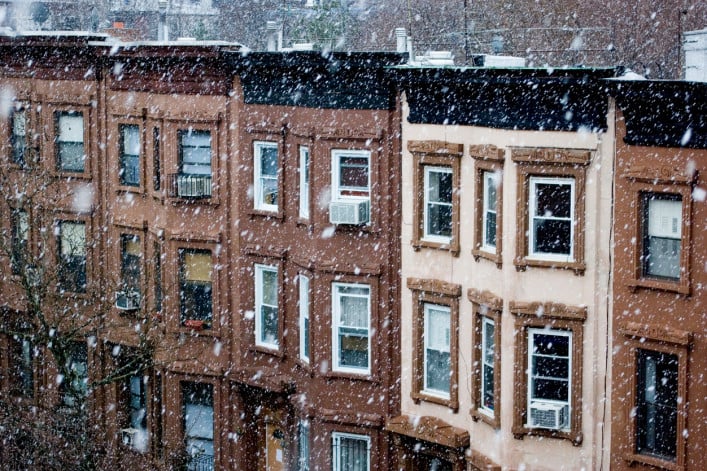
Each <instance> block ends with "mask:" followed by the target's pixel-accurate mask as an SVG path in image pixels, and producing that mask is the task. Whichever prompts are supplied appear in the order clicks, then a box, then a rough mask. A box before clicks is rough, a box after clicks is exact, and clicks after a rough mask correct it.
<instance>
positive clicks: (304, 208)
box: [299, 146, 311, 219]
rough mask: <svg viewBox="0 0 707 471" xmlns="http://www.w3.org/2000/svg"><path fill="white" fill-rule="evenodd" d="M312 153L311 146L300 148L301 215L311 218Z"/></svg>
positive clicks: (304, 217)
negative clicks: (310, 181) (310, 180)
mask: <svg viewBox="0 0 707 471" xmlns="http://www.w3.org/2000/svg"><path fill="white" fill-rule="evenodd" d="M310 162H311V155H310V152H309V147H307V146H300V148H299V217H300V218H302V219H309V178H310Z"/></svg>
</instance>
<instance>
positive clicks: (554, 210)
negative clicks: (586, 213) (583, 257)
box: [528, 177, 575, 262]
mask: <svg viewBox="0 0 707 471" xmlns="http://www.w3.org/2000/svg"><path fill="white" fill-rule="evenodd" d="M574 191H575V188H574V179H573V178H546V177H531V178H530V195H529V212H530V217H529V225H530V227H528V238H529V256H530V257H534V258H540V259H545V260H558V261H564V262H571V261H573V258H574V244H573V240H574V230H575V223H574V221H575V216H574V213H575V208H574V198H575V196H574Z"/></svg>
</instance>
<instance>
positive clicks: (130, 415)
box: [122, 372, 147, 452]
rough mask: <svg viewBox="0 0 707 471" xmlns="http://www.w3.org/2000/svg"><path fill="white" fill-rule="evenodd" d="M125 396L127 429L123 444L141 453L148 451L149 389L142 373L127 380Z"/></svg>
mask: <svg viewBox="0 0 707 471" xmlns="http://www.w3.org/2000/svg"><path fill="white" fill-rule="evenodd" d="M123 388H124V391H123V394H124V395H125V396H124V397H125V399H126V400H127V404H126V405H127V410H126V412H127V417H126V419H127V420H126V425H127V428H126V429H124V430H123V437H122V439H123V443H124V444H125V445H129V446H131V447H132V448H134V449H135V450H138V451H140V452H145V451H147V388H146V384H145V377H144V376H143V374H142V373H141V372H138V373H134V374H131V375H129V376H128V377H127V378H125V382H124V384H123Z"/></svg>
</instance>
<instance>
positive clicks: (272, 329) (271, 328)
mask: <svg viewBox="0 0 707 471" xmlns="http://www.w3.org/2000/svg"><path fill="white" fill-rule="evenodd" d="M260 309H261V329H260V337H261V338H260V340H261V341H262V342H263V343H269V344H277V343H278V339H277V307H270V306H261V308H260Z"/></svg>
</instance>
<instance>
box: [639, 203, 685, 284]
mask: <svg viewBox="0 0 707 471" xmlns="http://www.w3.org/2000/svg"><path fill="white" fill-rule="evenodd" d="M644 218H645V219H644V222H643V224H644V242H643V270H644V274H645V275H648V276H657V277H661V278H670V279H675V280H677V279H680V253H681V238H682V200H681V198H680V197H679V196H678V195H667V194H665V195H655V194H649V195H646V196H645V198H644Z"/></svg>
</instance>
